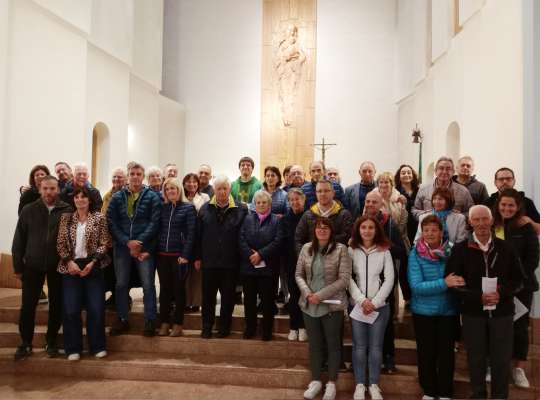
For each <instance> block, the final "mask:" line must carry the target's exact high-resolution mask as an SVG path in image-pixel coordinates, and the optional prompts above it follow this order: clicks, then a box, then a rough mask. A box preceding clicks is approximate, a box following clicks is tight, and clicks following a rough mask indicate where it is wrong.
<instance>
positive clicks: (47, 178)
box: [41, 175, 60, 183]
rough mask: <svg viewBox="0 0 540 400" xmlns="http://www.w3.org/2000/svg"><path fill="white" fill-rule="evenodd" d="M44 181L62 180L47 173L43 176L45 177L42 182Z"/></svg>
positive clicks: (57, 181)
mask: <svg viewBox="0 0 540 400" xmlns="http://www.w3.org/2000/svg"><path fill="white" fill-rule="evenodd" d="M44 181H56V183H59V182H60V181H59V180H58V178H57V177H56V176H54V175H46V176H45V177H43V179H42V180H41V182H44Z"/></svg>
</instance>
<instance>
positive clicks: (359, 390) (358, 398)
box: [353, 383, 366, 400]
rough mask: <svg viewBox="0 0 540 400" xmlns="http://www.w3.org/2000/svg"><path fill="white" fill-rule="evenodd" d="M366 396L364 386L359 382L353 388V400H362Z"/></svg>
mask: <svg viewBox="0 0 540 400" xmlns="http://www.w3.org/2000/svg"><path fill="white" fill-rule="evenodd" d="M365 398H366V387H365V386H364V385H363V384H362V383H359V384H358V385H356V389H355V390H354V395H353V400H364V399H365Z"/></svg>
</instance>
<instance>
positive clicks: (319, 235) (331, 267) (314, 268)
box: [295, 217, 351, 400]
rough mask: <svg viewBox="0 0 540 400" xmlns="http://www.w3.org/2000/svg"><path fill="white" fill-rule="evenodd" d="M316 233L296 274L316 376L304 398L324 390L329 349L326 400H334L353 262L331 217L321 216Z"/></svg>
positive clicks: (303, 249)
mask: <svg viewBox="0 0 540 400" xmlns="http://www.w3.org/2000/svg"><path fill="white" fill-rule="evenodd" d="M314 231H315V232H314V234H313V241H312V242H310V243H306V244H305V245H304V246H303V247H302V250H301V251H300V255H299V256H298V263H297V264H296V274H295V276H296V283H297V284H298V288H299V289H300V293H301V295H300V301H299V305H300V308H301V309H302V311H303V315H304V323H305V326H306V330H307V333H308V340H309V364H310V369H311V376H312V381H311V382H310V384H309V386H308V388H307V390H306V391H305V392H304V398H305V399H314V398H315V397H316V396H317V395H318V394H319V392H320V391H321V390H322V382H321V370H322V367H323V362H324V351H325V347H326V350H327V354H328V383H327V384H326V390H325V392H324V396H323V400H334V399H335V397H336V385H335V382H336V380H337V374H338V371H339V365H340V363H341V335H342V324H343V311H344V310H345V309H347V293H346V292H345V290H346V288H347V285H348V284H349V280H350V279H351V259H350V257H349V255H348V253H347V246H345V245H343V244H341V243H337V242H336V239H335V232H334V227H333V225H332V222H331V221H330V220H329V219H328V218H325V217H317V219H316V222H315V227H314ZM325 343H326V346H325Z"/></svg>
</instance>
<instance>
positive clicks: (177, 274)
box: [157, 255, 189, 325]
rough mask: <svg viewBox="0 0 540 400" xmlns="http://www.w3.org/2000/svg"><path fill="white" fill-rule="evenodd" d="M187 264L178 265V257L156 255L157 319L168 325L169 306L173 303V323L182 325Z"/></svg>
mask: <svg viewBox="0 0 540 400" xmlns="http://www.w3.org/2000/svg"><path fill="white" fill-rule="evenodd" d="M188 268H189V266H188V264H185V265H179V264H178V257H176V256H164V255H158V257H157V271H158V276H159V319H160V320H161V323H168V322H169V319H170V318H169V317H170V315H171V304H172V302H173V301H174V303H175V304H176V307H175V309H174V321H173V322H174V323H175V324H178V325H183V324H184V308H185V306H186V279H187V276H188V272H189V269H188Z"/></svg>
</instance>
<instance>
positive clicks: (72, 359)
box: [68, 353, 81, 361]
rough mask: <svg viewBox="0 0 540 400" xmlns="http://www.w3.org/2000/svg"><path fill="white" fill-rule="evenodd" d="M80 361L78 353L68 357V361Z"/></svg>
mask: <svg viewBox="0 0 540 400" xmlns="http://www.w3.org/2000/svg"><path fill="white" fill-rule="evenodd" d="M80 359H81V355H80V354H79V353H72V354H70V355H69V356H68V360H69V361H79V360H80Z"/></svg>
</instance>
